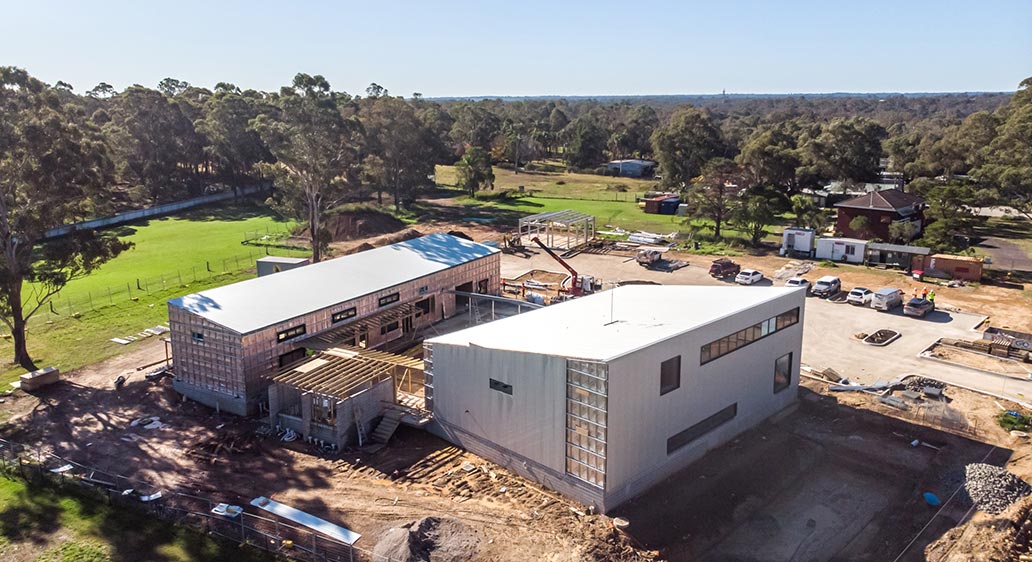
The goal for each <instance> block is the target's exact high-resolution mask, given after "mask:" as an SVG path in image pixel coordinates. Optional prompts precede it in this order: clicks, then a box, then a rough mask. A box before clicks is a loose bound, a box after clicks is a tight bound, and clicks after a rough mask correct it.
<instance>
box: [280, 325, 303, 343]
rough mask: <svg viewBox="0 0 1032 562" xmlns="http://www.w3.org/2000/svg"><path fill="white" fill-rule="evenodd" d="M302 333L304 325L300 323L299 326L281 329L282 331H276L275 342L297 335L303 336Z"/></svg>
mask: <svg viewBox="0 0 1032 562" xmlns="http://www.w3.org/2000/svg"><path fill="white" fill-rule="evenodd" d="M303 335H305V325H304V324H301V325H300V326H294V327H293V328H287V329H286V330H283V331H282V332H277V333H276V341H277V342H285V341H287V340H290V339H294V338H296V337H298V336H303Z"/></svg>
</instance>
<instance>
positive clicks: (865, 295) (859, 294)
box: [846, 287, 874, 306]
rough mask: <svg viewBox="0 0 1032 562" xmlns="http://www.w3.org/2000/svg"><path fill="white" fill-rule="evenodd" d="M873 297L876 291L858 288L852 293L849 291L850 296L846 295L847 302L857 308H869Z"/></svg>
mask: <svg viewBox="0 0 1032 562" xmlns="http://www.w3.org/2000/svg"><path fill="white" fill-rule="evenodd" d="M873 295H874V291H872V290H870V289H868V288H867V287H857V288H855V289H853V290H852V291H849V294H848V295H846V302H848V303H849V304H855V305H857V306H867V305H868V304H870V303H871V297H872V296H873Z"/></svg>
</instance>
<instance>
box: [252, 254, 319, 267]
mask: <svg viewBox="0 0 1032 562" xmlns="http://www.w3.org/2000/svg"><path fill="white" fill-rule="evenodd" d="M258 261H260V262H262V263H285V264H290V265H294V264H298V263H305V262H307V261H308V258H290V257H286V256H265V257H264V258H258Z"/></svg>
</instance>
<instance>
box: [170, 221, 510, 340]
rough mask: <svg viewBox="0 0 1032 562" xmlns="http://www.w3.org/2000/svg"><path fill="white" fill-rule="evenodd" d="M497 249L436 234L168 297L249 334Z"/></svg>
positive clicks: (221, 323) (183, 306)
mask: <svg viewBox="0 0 1032 562" xmlns="http://www.w3.org/2000/svg"><path fill="white" fill-rule="evenodd" d="M495 253H498V249H497V248H491V247H490V246H485V245H483V244H477V243H476V242H470V241H469V240H464V239H462V238H456V237H455V236H451V235H448V234H431V235H429V236H423V237H422V238H416V239H413V240H408V241H406V242H398V243H397V244H391V245H390V246H383V247H381V248H375V249H373V250H367V251H365V252H359V253H357V254H351V255H348V256H343V257H340V258H336V259H332V260H327V261H324V262H319V263H315V264H312V265H306V266H304V267H299V268H297V269H290V270H287V271H282V272H279V273H277V274H275V275H266V276H265V277H258V278H255V279H248V280H247V281H241V282H239V283H233V284H232V285H226V286H223V287H217V288H215V289H209V290H207V291H201V292H200V293H194V294H192V295H186V296H184V297H179V298H175V299H172V300H170V301H168V303H169V305H171V306H175V307H179V308H182V309H184V310H187V311H189V312H192V313H194V314H197V315H198V316H201V317H203V318H205V319H207V320H210V321H212V322H214V323H216V324H219V325H221V326H225V327H226V328H229V329H230V330H233V331H235V332H238V333H241V334H246V333H249V332H253V331H255V330H260V329H262V328H266V327H268V326H273V325H275V324H279V323H281V322H285V321H287V320H290V319H291V318H296V317H298V316H302V315H305V314H308V313H310V312H315V311H317V310H322V309H324V308H327V307H330V306H333V305H335V304H339V303H342V302H346V301H350V300H353V299H357V298H359V297H362V296H365V295H369V294H372V293H376V292H378V291H381V290H383V289H387V288H390V287H394V286H396V285H401V284H402V283H406V282H408V281H413V280H415V279H419V278H420V277H425V276H427V275H430V274H432V273H437V272H439V271H444V270H446V269H448V268H451V267H455V266H457V265H462V264H464V263H468V262H471V261H473V260H476V259H480V258H483V257H486V256H489V255H491V254H495Z"/></svg>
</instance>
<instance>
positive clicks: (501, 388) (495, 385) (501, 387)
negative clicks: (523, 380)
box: [488, 379, 512, 396]
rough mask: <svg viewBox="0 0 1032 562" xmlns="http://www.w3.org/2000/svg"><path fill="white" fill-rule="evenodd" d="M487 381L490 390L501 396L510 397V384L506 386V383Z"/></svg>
mask: <svg viewBox="0 0 1032 562" xmlns="http://www.w3.org/2000/svg"><path fill="white" fill-rule="evenodd" d="M488 381H489V382H490V384H491V390H497V391H498V392H501V393H503V394H508V395H509V396H512V385H511V384H506V383H504V382H502V381H496V380H494V379H488Z"/></svg>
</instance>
